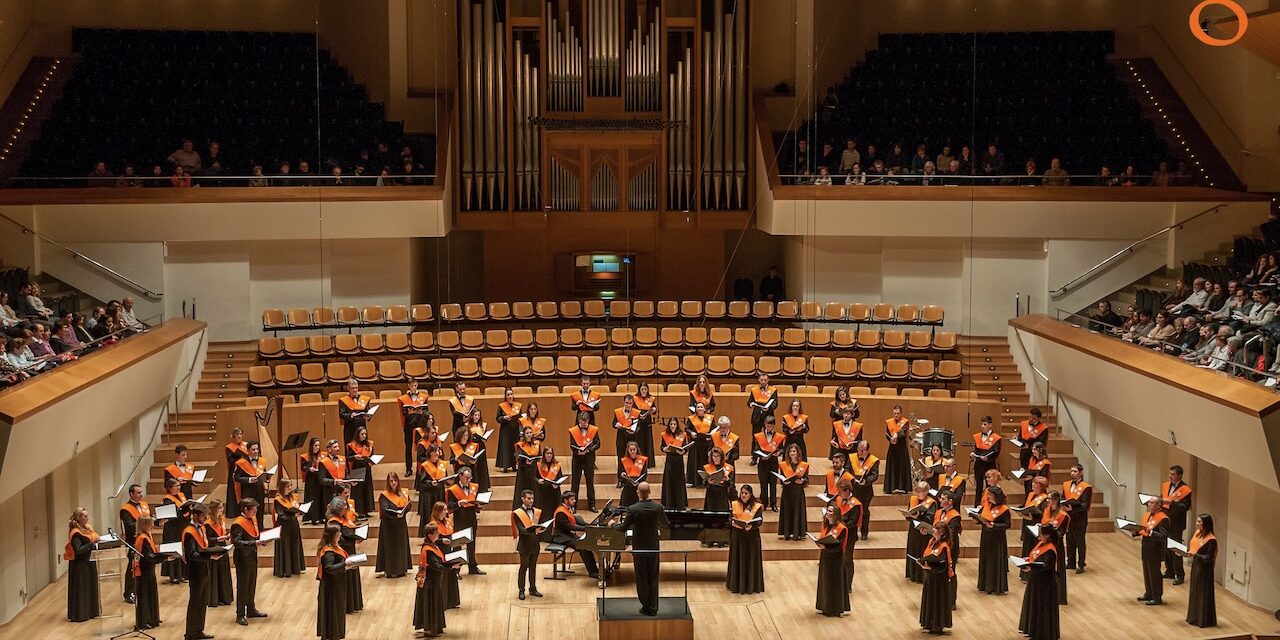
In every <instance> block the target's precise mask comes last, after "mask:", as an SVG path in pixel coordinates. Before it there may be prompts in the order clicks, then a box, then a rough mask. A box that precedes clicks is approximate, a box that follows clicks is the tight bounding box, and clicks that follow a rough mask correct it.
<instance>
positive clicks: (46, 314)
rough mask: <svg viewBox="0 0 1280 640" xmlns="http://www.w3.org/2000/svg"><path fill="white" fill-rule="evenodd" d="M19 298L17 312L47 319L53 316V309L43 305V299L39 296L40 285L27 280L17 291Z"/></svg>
mask: <svg viewBox="0 0 1280 640" xmlns="http://www.w3.org/2000/svg"><path fill="white" fill-rule="evenodd" d="M19 294H20V295H21V298H20V299H19V300H18V313H20V314H22V315H24V316H27V317H30V318H40V319H43V320H48V319H50V318H52V317H53V309H50V308H49V307H47V306H45V304H44V300H42V299H41V298H40V285H39V284H37V283H35V282H28V283H27V284H25V285H23V287H22V289H21V290H20V291H19Z"/></svg>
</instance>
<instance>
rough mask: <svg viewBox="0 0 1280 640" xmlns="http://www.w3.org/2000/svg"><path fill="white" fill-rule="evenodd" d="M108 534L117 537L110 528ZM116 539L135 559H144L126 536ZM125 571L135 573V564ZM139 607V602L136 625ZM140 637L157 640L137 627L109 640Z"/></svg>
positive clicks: (135, 605)
mask: <svg viewBox="0 0 1280 640" xmlns="http://www.w3.org/2000/svg"><path fill="white" fill-rule="evenodd" d="M107 533H109V534H111V535H113V536H115V535H116V532H115V531H112V530H111V528H110V527H107ZM116 538H117V539H118V540H120V543H121V544H123V545H124V548H126V549H128V550H129V551H130V552H132V553H133V555H134V556H135V557H137V558H141V557H142V554H141V553H139V552H138V550H137V549H136V548H134V546H133V545H131V544H129V542H128V541H126V540H125V539H124V536H116ZM125 571H130V572H132V571H133V563H132V562H130V563H129V566H128V567H126V568H125ZM134 590H135V591H136V590H137V586H136V582H135V586H134ZM136 597H137V596H136V594H135V598H136ZM137 606H138V604H137V602H135V603H134V611H135V615H134V620H135V624H136V620H137V615H136V611H137ZM138 637H141V638H148V640H156V637H155V636H153V635H151V634H149V633H147V632H146V631H143V630H141V629H139V628H137V627H136V626H135V627H134V628H133V629H132V630H130V631H126V632H124V633H121V634H119V635H114V636H111V638H110V639H109V640H120V638H138Z"/></svg>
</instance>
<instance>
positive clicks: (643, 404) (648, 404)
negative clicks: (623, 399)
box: [631, 394, 653, 413]
mask: <svg viewBox="0 0 1280 640" xmlns="http://www.w3.org/2000/svg"><path fill="white" fill-rule="evenodd" d="M631 401H632V403H633V404H634V405H635V407H636V409H637V410H639V411H640V413H644V412H645V411H648V410H650V409H652V408H653V396H649V397H648V398H645V397H642V396H640V395H639V394H637V395H634V396H632V397H631Z"/></svg>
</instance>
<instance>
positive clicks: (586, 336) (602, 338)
mask: <svg viewBox="0 0 1280 640" xmlns="http://www.w3.org/2000/svg"><path fill="white" fill-rule="evenodd" d="M582 344H583V345H584V346H586V347H587V348H588V349H605V348H607V347H608V346H609V332H608V331H605V330H604V329H602V328H600V327H591V328H590V329H587V330H586V331H583V332H582Z"/></svg>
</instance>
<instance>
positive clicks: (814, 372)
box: [809, 356, 852, 393]
mask: <svg viewBox="0 0 1280 640" xmlns="http://www.w3.org/2000/svg"><path fill="white" fill-rule="evenodd" d="M850 360H852V358H850ZM834 371H835V368H834V364H833V362H832V360H831V358H829V357H827V356H814V357H812V358H809V375H811V376H813V377H815V378H830V377H831V375H832V373H833V372H834ZM814 393H816V392H814Z"/></svg>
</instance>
